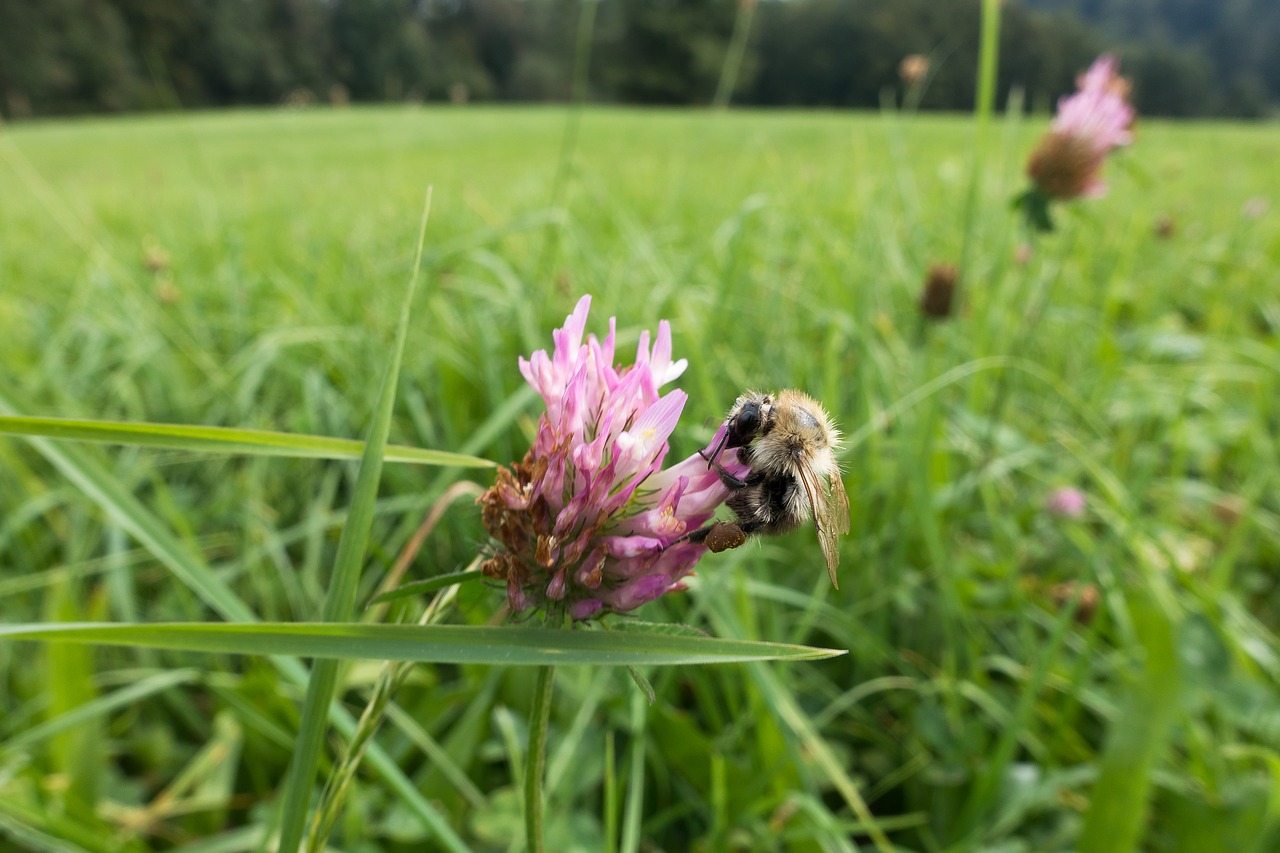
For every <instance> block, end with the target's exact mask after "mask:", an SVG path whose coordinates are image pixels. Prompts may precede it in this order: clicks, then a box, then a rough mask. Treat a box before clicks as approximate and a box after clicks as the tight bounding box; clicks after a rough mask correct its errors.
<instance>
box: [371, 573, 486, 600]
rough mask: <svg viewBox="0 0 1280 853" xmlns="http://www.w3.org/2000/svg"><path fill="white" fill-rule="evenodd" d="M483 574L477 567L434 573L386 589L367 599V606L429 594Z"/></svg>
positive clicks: (473, 579) (475, 578) (472, 579)
mask: <svg viewBox="0 0 1280 853" xmlns="http://www.w3.org/2000/svg"><path fill="white" fill-rule="evenodd" d="M482 577H484V575H483V574H482V573H481V572H480V570H479V569H472V570H471V571H467V572H450V573H449V574H447V575H436V576H435V577H433V578H427V579H425V580H420V581H413V582H412V583H407V584H404V585H402V586H398V587H396V588H395V589H390V590H387V591H386V592H384V593H382V595H379V596H376V597H374V598H373V599H371V600H370V601H369V604H368V606H370V607H372V606H373V605H375V604H382V603H384V602H387V601H395V600H397V599H400V598H412V597H413V596H415V595H429V594H430V593H433V592H436V591H437V590H441V589H444V588H445V587H447V586H453V585H454V584H456V583H467V582H468V581H476V580H480V578H482Z"/></svg>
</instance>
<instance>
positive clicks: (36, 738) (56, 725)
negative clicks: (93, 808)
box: [0, 669, 200, 752]
mask: <svg viewBox="0 0 1280 853" xmlns="http://www.w3.org/2000/svg"><path fill="white" fill-rule="evenodd" d="M199 680H200V674H199V673H198V672H196V671H195V670H194V669H175V670H170V671H167V672H160V673H157V674H155V675H151V676H148V677H146V678H143V679H141V680H139V681H137V682H135V683H133V684H130V685H128V686H127V687H122V688H120V689H119V690H117V691H115V692H114V693H110V694H107V695H105V696H99V697H97V698H96V699H93V700H91V701H89V702H85V703H84V704H82V705H78V706H76V707H74V708H72V709H70V710H69V711H66V712H65V713H62V714H59V715H58V716H56V717H54V718H53V719H50V720H47V721H45V722H43V723H40V724H39V725H37V726H33V727H31V728H29V729H27V730H26V731H22V732H19V733H18V734H15V735H13V736H12V737H9V738H6V739H5V741H4V743H2V744H0V752H3V751H9V750H13V749H18V748H20V747H24V746H28V745H29V744H33V743H38V742H40V741H41V740H44V739H45V738H48V737H52V736H53V735H55V734H58V733H59V732H64V731H66V730H68V729H71V728H75V727H76V726H80V725H82V724H83V723H85V722H86V721H88V720H95V719H98V718H99V717H103V716H106V715H107V714H109V713H111V712H112V711H115V710H117V709H119V708H124V707H128V706H130V705H134V704H136V703H138V702H140V701H141V700H143V699H145V698H146V697H148V696H151V695H152V694H155V693H159V692H161V691H163V690H168V689H169V688H171V687H177V686H178V685H180V684H188V683H190V682H193V681H199Z"/></svg>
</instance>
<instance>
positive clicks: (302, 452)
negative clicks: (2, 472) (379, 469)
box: [0, 415, 494, 468]
mask: <svg viewBox="0 0 1280 853" xmlns="http://www.w3.org/2000/svg"><path fill="white" fill-rule="evenodd" d="M0 434H8V435H25V436H39V437H42V438H59V439H64V440H69V441H95V442H101V443H103V444H129V445H135V446H138V447H163V448H167V449H171V450H188V451H191V452H193V453H221V454H236V455H241V456H289V457H303V458H309V459H359V458H360V456H361V454H363V453H364V442H362V441H356V440H354V439H350V438H333V437H330V436H327V435H297V434H294V433H288V432H273V431H271V430H262V429H239V428H231V427H215V426H190V425H186V424H153V423H130V422H126V421H98V420H85V419H82V418H39V417H29V416H25V415H0ZM382 458H383V461H385V462H407V463H410V464H414V465H448V466H451V467H455V468H492V467H493V465H494V463H493V462H490V461H489V460H488V459H481V458H480V457H478V456H470V455H468V454H465V453H450V452H448V451H444V450H428V449H426V448H421V447H405V446H402V445H394V444H392V445H387V446H386V447H385V449H384V451H383V454H382Z"/></svg>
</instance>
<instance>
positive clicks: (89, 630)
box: [0, 622, 845, 666]
mask: <svg viewBox="0 0 1280 853" xmlns="http://www.w3.org/2000/svg"><path fill="white" fill-rule="evenodd" d="M0 640H41V641H45V642H65V643H80V644H92V645H110V646H131V647H136V648H156V649H169V650H172V651H189V652H209V653H212V654H245V655H264V656H270V655H290V656H296V657H311V658H321V659H324V660H331V661H333V660H407V661H420V662H423V663H450V664H463V663H471V664H489V665H495V666H545V665H547V664H565V665H572V664H587V665H593V664H594V665H606V666H626V665H631V666H661V665H674V664H708V663H741V662H746V661H763V660H818V659H821V658H829V657H836V656H838V655H843V654H845V652H844V651H843V650H840V649H823V648H817V647H815V646H797V645H792V644H789V643H767V642H760V641H756V640H727V639H721V638H718V637H696V636H677V635H672V634H666V633H659V632H647V631H645V632H642V631H625V632H623V631H582V630H576V631H575V630H560V629H554V628H493V627H487V626H471V625H371V624H365V623H360V622H254V623H252V624H242V623H226V622H159V623H152V624H131V625H129V624H120V623H111V622H58V623H38V622H37V623H29V624H22V625H3V626H0Z"/></svg>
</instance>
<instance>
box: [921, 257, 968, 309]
mask: <svg viewBox="0 0 1280 853" xmlns="http://www.w3.org/2000/svg"><path fill="white" fill-rule="evenodd" d="M959 278H960V272H959V270H957V269H956V267H955V265H954V264H934V265H933V266H931V267H929V275H928V276H927V277H926V278H925V282H924V290H923V291H922V292H921V294H920V313H921V314H923V315H924V316H926V317H933V318H935V319H946V318H947V317H950V316H951V310H952V307H953V306H952V303H953V301H954V300H955V293H956V282H957V281H958V280H959Z"/></svg>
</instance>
